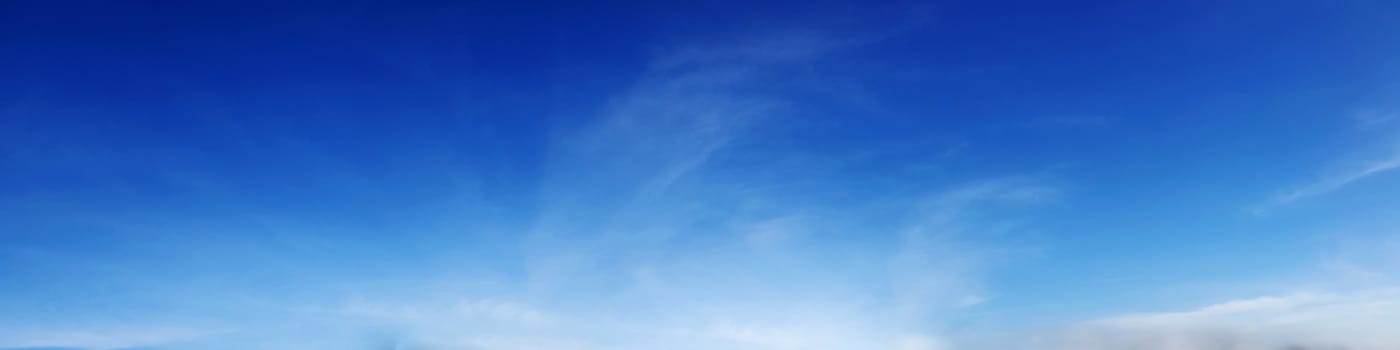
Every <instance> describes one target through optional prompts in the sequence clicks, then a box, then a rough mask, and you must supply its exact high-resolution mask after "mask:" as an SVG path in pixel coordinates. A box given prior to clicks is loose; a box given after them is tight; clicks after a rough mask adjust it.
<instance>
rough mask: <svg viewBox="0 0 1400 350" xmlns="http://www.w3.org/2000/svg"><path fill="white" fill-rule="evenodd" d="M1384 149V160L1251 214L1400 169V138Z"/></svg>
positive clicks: (1271, 201) (1342, 173) (1285, 194)
mask: <svg viewBox="0 0 1400 350" xmlns="http://www.w3.org/2000/svg"><path fill="white" fill-rule="evenodd" d="M1380 122H1383V120H1382V121H1372V122H1368V123H1380ZM1382 145H1383V147H1382V148H1383V149H1384V152H1383V155H1382V156H1380V157H1378V158H1376V159H1373V160H1370V161H1367V162H1362V163H1360V164H1358V165H1354V166H1350V167H1346V168H1344V169H1343V170H1341V171H1337V172H1335V173H1333V174H1331V175H1328V176H1325V177H1322V178H1321V179H1318V180H1316V181H1314V182H1312V183H1309V184H1306V185H1303V186H1299V187H1297V188H1294V189H1292V190H1288V191H1286V192H1283V193H1282V194H1279V195H1277V196H1274V197H1273V198H1270V199H1269V200H1267V201H1265V202H1264V203H1262V204H1260V205H1257V206H1255V207H1254V208H1251V209H1250V211H1252V212H1254V213H1255V214H1263V213H1266V212H1268V211H1269V210H1272V209H1275V208H1277V207H1280V206H1284V205H1289V204H1292V203H1294V202H1297V201H1300V200H1304V199H1308V198H1312V197H1317V196H1322V195H1325V194H1327V193H1330V192H1333V191H1336V190H1339V189H1342V188H1344V187H1347V186H1349V185H1351V184H1353V183H1356V182H1358V181H1361V180H1364V179H1367V178H1370V177H1374V176H1378V175H1382V174H1385V173H1388V172H1391V171H1392V170H1395V169H1397V168H1400V138H1396V137H1391V138H1389V139H1387V141H1386V142H1384V143H1383V144H1382Z"/></svg>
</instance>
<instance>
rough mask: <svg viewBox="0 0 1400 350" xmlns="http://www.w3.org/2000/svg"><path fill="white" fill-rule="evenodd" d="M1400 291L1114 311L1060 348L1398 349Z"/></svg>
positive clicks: (1076, 331)
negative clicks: (1180, 308) (1176, 309)
mask: <svg viewBox="0 0 1400 350" xmlns="http://www.w3.org/2000/svg"><path fill="white" fill-rule="evenodd" d="M1397 322H1400V288H1379V289H1367V290H1356V291H1350V292H1332V293H1298V294H1291V295H1284V296H1272V297H1260V298H1253V299H1242V300H1234V301H1227V302H1223V303H1219V304H1215V305H1209V306H1205V307H1202V308H1199V309H1195V310H1188V311H1180V312H1163V313H1145V314H1132V315H1123V316H1115V317H1110V318H1105V319H1100V320H1095V321H1091V322H1086V323H1084V324H1081V325H1079V326H1076V327H1074V328H1073V329H1072V330H1070V331H1068V332H1065V334H1062V335H1060V336H1059V337H1057V338H1056V340H1054V341H1052V342H1051V343H1053V344H1054V346H1053V347H1054V348H1061V349H1081V350H1095V349H1124V348H1133V349H1148V350H1155V349H1162V350H1171V349H1182V350H1187V349H1203V350H1210V349H1222V350H1224V349H1239V350H1252V349H1261V350H1262V349H1354V350H1371V349H1376V350H1379V349H1394V348H1395V346H1396V345H1397V344H1400V334H1397V333H1395V332H1394V330H1393V328H1392V327H1391V325H1394V324H1396V323H1397Z"/></svg>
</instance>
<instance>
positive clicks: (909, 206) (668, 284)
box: [25, 36, 1060, 350]
mask: <svg viewBox="0 0 1400 350" xmlns="http://www.w3.org/2000/svg"><path fill="white" fill-rule="evenodd" d="M847 45H851V44H850V43H849V42H848V41H841V40H826V39H823V38H822V37H820V36H815V37H796V38H794V37H787V36H785V37H782V40H777V41H773V42H771V43H770V42H757V43H745V44H744V45H741V46H740V47H739V48H728V47H722V48H714V49H710V48H700V49H696V50H681V51H680V53H679V54H677V56H675V57H669V58H663V59H659V60H658V62H661V63H658V64H657V65H654V66H653V67H651V68H649V69H650V70H649V71H648V72H646V74H645V76H643V77H641V78H639V79H638V82H637V83H636V85H635V86H632V87H631V88H629V89H627V90H625V91H623V92H621V93H619V94H617V95H616V96H615V97H614V98H613V99H612V100H610V101H609V103H608V104H607V106H606V107H605V108H604V109H603V111H602V112H601V115H600V116H598V117H597V118H595V119H594V122H592V123H589V124H587V125H584V126H582V127H579V128H575V129H569V130H558V133H557V138H556V139H554V140H551V143H550V144H549V147H548V149H547V157H546V158H547V161H546V164H544V166H543V168H544V172H545V175H544V176H543V177H542V179H540V180H539V181H540V188H539V189H538V198H537V208H536V212H534V213H530V214H531V215H528V217H529V219H527V220H525V221H529V224H528V225H526V227H518V228H515V229H516V230H514V231H508V232H506V233H501V234H498V235H495V236H492V237H496V239H499V240H501V241H502V242H494V243H497V245H496V246H498V247H501V249H502V250H504V251H503V252H500V256H501V257H500V258H499V260H497V261H495V262H497V263H500V265H501V266H490V267H480V266H472V267H470V269H467V267H451V266H448V267H444V266H427V267H425V268H433V269H439V270H435V271H429V272H426V273H423V275H426V276H428V277H423V276H415V277H422V278H421V279H419V280H414V279H409V280H414V281H415V282H421V284H419V285H417V286H413V287H410V288H394V289H388V290H391V291H398V292H386V291H384V290H364V291H355V292H354V293H350V294H349V295H344V294H333V293H332V294H324V295H318V296H319V297H320V298H319V299H316V300H313V301H310V302H308V301H305V300H300V301H286V300H275V299H276V297H275V296H273V298H272V299H274V300H260V301H259V302H260V303H262V304H261V305H260V307H259V308H258V311H257V312H256V313H259V314H256V315H243V317H241V318H234V319H231V320H227V322H226V324H228V325H229V326H230V328H231V329H232V330H231V331H229V332H226V333H220V334H213V335H208V336H204V337H197V339H183V338H180V339H175V338H171V339H164V338H162V339H154V338H150V339H148V338H139V337H137V338H132V339H134V340H132V341H124V342H120V343H121V344H119V345H122V346H137V345H144V346H161V347H165V348H171V349H237V348H268V349H280V348H297V349H313V350H314V349H332V348H335V349H344V348H355V347H362V348H363V347H366V346H368V347H372V348H380V349H403V348H413V349H473V350H545V349H549V350H569V349H577V350H605V349H606V350H630V349H658V348H665V349H677V350H687V349H695V350H701V349H706V350H708V349H735V350H786V349H804V350H857V349H859V350H871V349H874V350H881V349H883V350H938V349H944V348H947V346H948V345H947V344H948V336H947V334H946V333H947V332H948V331H949V327H948V323H950V320H952V319H953V318H954V315H956V314H957V313H959V312H960V311H962V310H964V309H967V308H970V307H976V306H977V305H978V304H979V303H982V302H985V301H986V300H988V299H989V297H988V295H990V294H991V293H988V292H987V291H985V290H984V286H983V283H982V279H983V277H984V276H985V275H986V274H987V273H988V271H989V270H990V269H993V268H994V267H995V266H996V265H997V263H998V262H999V261H1000V260H1002V259H1005V258H1008V256H1009V254H1010V253H1009V252H1008V250H1006V249H1005V248H1003V247H1002V246H1003V245H1004V244H1005V243H1007V242H1005V241H1004V240H1005V239H1007V238H1008V237H1009V236H1010V235H1011V232H1014V227H1013V226H1011V225H1006V224H1005V222H1009V221H1016V218H1017V217H1018V216H1017V213H1018V210H1022V209H1025V208H1027V207H1034V206H1035V205H1038V204H1041V203H1045V202H1047V201H1053V200H1055V199H1056V198H1058V197H1059V196H1060V193H1059V191H1058V190H1057V189H1056V187H1055V186H1053V185H1052V184H1050V183H1049V182H1048V181H1046V180H1045V179H1042V178H1038V177H1034V176H1007V177H992V178H985V179H973V180H968V181H965V182H960V183H951V184H944V185H935V184H918V185H919V186H911V187H904V188H899V189H897V190H880V191H863V192H857V193H853V194H850V195H846V196H844V197H842V198H843V199H844V201H838V200H827V199H822V198H817V199H813V198H814V197H812V196H805V194H806V193H803V192H802V191H805V190H810V189H812V188H819V189H830V188H829V187H835V188H838V189H840V188H839V187H840V186H843V185H846V183H845V182H844V181H843V180H842V179H839V178H835V179H824V178H823V177H824V176H826V175H824V174H822V173H821V172H819V171H813V172H811V173H806V174H802V175H803V176H804V177H807V178H806V179H800V180H802V181H804V183H810V184H815V185H811V186H804V187H798V188H795V189H794V188H792V187H784V186H776V185H775V184H772V183H769V182H785V181H797V180H799V179H767V178H765V179H762V180H756V179H753V178H750V177H748V176H745V175H746V174H748V173H747V172H749V171H753V169H752V167H754V166H753V165H751V164H750V165H747V166H748V167H745V166H739V165H735V163H734V162H732V159H733V157H734V156H736V155H742V154H743V153H744V152H745V151H746V149H745V148H744V146H745V145H747V144H749V142H751V141H753V140H756V139H758V138H761V137H763V134H762V133H761V132H760V131H759V130H760V129H761V128H760V126H763V125H772V124H777V123H782V122H783V121H784V118H789V117H791V116H789V115H787V114H786V113H785V112H786V110H785V107H787V106H788V105H789V104H791V103H793V101H791V100H790V99H789V98H787V97H786V96H784V95H783V94H782V93H781V92H777V91H772V90H770V89H767V88H766V87H768V86H769V85H770V84H767V83H768V82H769V80H770V79H781V74H778V73H775V71H778V70H774V69H771V68H773V67H774V65H783V64H799V63H801V62H804V61H805V60H811V59H816V58H817V57H819V56H820V55H822V54H823V53H825V52H829V51H830V50H835V49H839V48H841V47H844V46H847ZM775 77H776V78H775ZM931 158H933V159H935V160H936V159H938V158H939V157H938V156H937V155H936V154H935V155H932V156H931ZM841 190H842V191H846V190H845V189H841ZM443 249H449V248H443ZM488 263H489V262H488ZM347 265H351V266H348V267H347V268H350V269H353V268H354V266H353V265H354V264H353V263H350V264H347ZM459 270H463V271H472V272H479V271H495V272H496V273H497V275H492V276H483V275H479V274H472V273H457V272H459ZM440 276H448V277H440ZM376 278H377V277H376ZM478 278H479V279H481V280H486V282H482V281H476V280H475V279H478ZM441 279H460V280H471V281H470V282H459V281H455V280H454V281H448V282H442V281H441ZM442 285H453V286H454V287H452V288H447V290H444V288H442V287H441V286H442ZM462 285H469V286H468V287H461V286H462ZM482 285H486V286H485V287H483V286H482ZM404 289H407V291H404ZM414 289H419V290H414ZM132 334H135V333H132ZM31 340H33V341H32V342H30V343H25V344H33V345H58V346H68V345H79V346H90V347H104V346H109V345H112V344H117V342H111V343H106V344H99V343H98V342H86V343H82V342H65V341H63V340H62V339H52V338H46V339H39V338H33V339H31Z"/></svg>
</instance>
